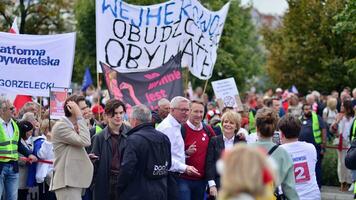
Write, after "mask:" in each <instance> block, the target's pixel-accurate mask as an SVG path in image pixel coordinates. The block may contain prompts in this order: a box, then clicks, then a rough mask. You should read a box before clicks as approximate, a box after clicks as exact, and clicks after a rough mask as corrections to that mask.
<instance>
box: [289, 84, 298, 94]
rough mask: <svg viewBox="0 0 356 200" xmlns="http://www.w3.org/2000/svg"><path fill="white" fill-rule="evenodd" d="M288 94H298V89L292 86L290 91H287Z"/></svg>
mask: <svg viewBox="0 0 356 200" xmlns="http://www.w3.org/2000/svg"><path fill="white" fill-rule="evenodd" d="M289 92H292V93H294V94H298V93H299V92H298V89H297V87H295V85H293V86H292V87H291V88H290V89H289Z"/></svg>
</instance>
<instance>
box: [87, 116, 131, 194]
mask: <svg viewBox="0 0 356 200" xmlns="http://www.w3.org/2000/svg"><path fill="white" fill-rule="evenodd" d="M108 128H109V126H106V127H105V128H104V129H103V131H102V132H101V133H99V134H97V135H95V136H94V137H93V138H92V143H93V145H92V147H93V148H92V151H91V152H92V153H94V154H95V155H97V156H98V157H99V159H98V160H97V161H95V162H94V176H93V182H92V189H93V200H104V199H110V198H109V188H110V187H109V176H110V167H111V161H112V141H111V137H110V132H109V129H108ZM120 129H121V136H120V143H119V147H118V148H119V154H120V156H121V157H122V155H123V151H124V149H125V147H126V141H127V132H128V131H129V130H130V129H131V128H130V127H129V126H127V125H126V124H124V123H123V124H122V125H121V127H120ZM120 160H121V159H120Z"/></svg>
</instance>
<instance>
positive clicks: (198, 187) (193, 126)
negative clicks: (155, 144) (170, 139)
mask: <svg viewBox="0 0 356 200" xmlns="http://www.w3.org/2000/svg"><path fill="white" fill-rule="evenodd" d="M203 116H204V103H203V102H200V101H192V102H191V104H190V113H189V119H188V121H187V123H184V124H182V136H183V139H184V147H185V148H184V149H185V154H186V164H187V165H191V166H194V167H195V168H196V169H197V170H198V171H199V175H195V174H192V175H188V174H183V175H182V176H181V178H180V179H179V180H178V182H179V196H180V199H184V200H195V199H204V193H205V189H206V185H207V181H206V180H205V160H206V155H207V151H208V144H209V141H210V137H213V136H215V133H214V131H213V129H212V128H211V127H210V126H207V125H205V124H203V123H202V121H203Z"/></svg>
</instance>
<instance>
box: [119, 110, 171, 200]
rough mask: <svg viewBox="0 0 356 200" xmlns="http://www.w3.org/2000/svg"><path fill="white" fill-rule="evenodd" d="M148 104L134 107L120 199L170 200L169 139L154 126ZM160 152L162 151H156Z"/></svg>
mask: <svg viewBox="0 0 356 200" xmlns="http://www.w3.org/2000/svg"><path fill="white" fill-rule="evenodd" d="M151 117H152V116H151V112H150V110H149V109H148V108H147V107H146V106H145V105H138V106H134V107H132V113H131V117H130V124H131V126H132V127H134V128H133V129H131V131H130V132H129V133H128V134H129V135H130V136H129V137H128V139H127V146H126V148H125V152H124V155H123V158H122V162H121V167H120V172H119V180H118V185H119V186H118V189H119V196H120V197H119V199H120V200H121V199H122V200H124V199H130V200H141V199H145V200H167V199H168V186H167V181H168V179H167V175H168V169H169V168H170V167H171V147H170V142H169V138H168V137H167V136H166V135H164V134H163V133H161V132H159V131H157V130H156V129H154V127H153V126H152V124H151V123H150V122H151ZM158 149H160V151H157V150H158Z"/></svg>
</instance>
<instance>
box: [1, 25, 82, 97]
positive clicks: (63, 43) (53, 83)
mask: <svg viewBox="0 0 356 200" xmlns="http://www.w3.org/2000/svg"><path fill="white" fill-rule="evenodd" d="M74 47H75V33H66V34H60V35H20V34H11V33H3V32H0V70H1V73H0V90H1V93H5V94H22V95H31V96H43V97H48V95H49V88H51V87H52V88H53V87H65V88H66V87H69V86H70V82H71V77H72V69H73V59H74Z"/></svg>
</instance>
